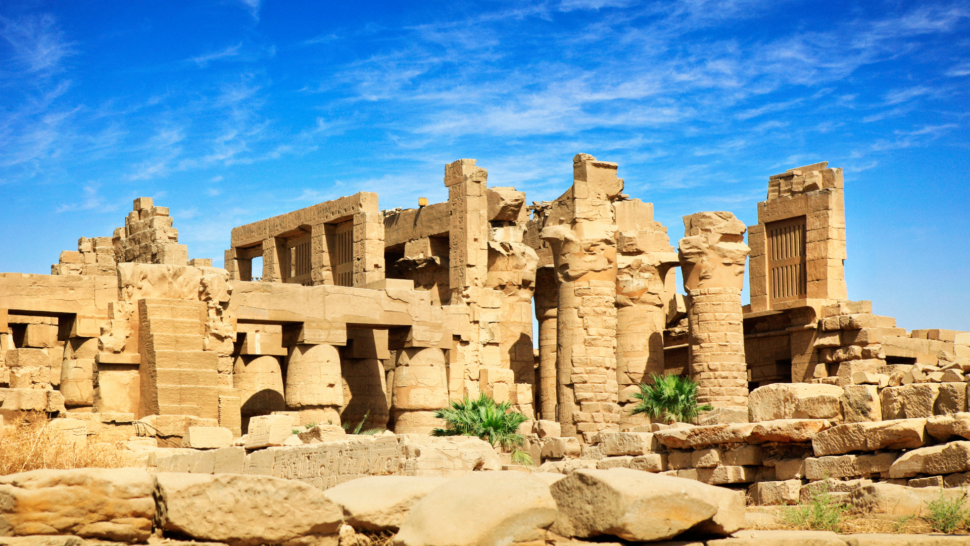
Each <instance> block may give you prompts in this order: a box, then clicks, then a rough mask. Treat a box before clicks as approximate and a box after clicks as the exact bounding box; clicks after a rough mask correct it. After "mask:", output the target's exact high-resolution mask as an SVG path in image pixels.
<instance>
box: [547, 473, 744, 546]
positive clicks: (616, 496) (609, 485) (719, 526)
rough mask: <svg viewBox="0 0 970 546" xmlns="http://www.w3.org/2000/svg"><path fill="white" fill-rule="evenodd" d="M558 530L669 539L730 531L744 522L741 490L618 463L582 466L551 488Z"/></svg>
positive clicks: (582, 534) (580, 535)
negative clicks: (693, 532)
mask: <svg viewBox="0 0 970 546" xmlns="http://www.w3.org/2000/svg"><path fill="white" fill-rule="evenodd" d="M550 490H551V491H552V495H553V497H555V499H556V503H557V504H558V506H559V516H558V517H557V519H556V524H555V526H554V527H553V531H554V532H556V533H558V534H560V535H563V536H568V537H577V538H592V537H599V536H615V537H618V538H621V539H623V540H629V541H653V540H665V539H669V538H672V537H675V536H677V535H679V534H681V533H683V532H684V531H687V530H689V529H698V530H703V531H704V532H710V533H716V534H722V535H727V534H730V533H732V532H734V531H736V530H738V529H739V528H741V526H742V525H743V524H744V500H743V498H742V497H741V496H740V495H738V494H737V493H735V492H733V491H730V490H726V489H721V488H718V487H714V486H709V485H705V484H702V483H699V482H696V481H693V480H686V479H682V478H675V477H671V476H661V475H657V474H650V473H646V472H640V471H637V470H630V469H626V468H614V469H611V470H577V471H575V472H573V473H572V474H569V475H567V476H566V478H564V479H562V480H559V481H558V482H556V483H555V484H553V485H552V487H551V488H550Z"/></svg>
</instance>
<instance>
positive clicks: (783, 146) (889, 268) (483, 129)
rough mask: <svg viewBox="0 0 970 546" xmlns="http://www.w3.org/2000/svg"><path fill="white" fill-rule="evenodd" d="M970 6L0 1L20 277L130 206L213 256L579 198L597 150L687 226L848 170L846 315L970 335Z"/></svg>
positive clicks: (583, 0)
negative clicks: (328, 225) (239, 229)
mask: <svg viewBox="0 0 970 546" xmlns="http://www.w3.org/2000/svg"><path fill="white" fill-rule="evenodd" d="M968 84H970V3H968V2H896V1H886V2H878V1H875V2H853V1H840V2H794V1H790V2H784V1H776V2H761V1H753V0H734V1H727V2H713V1H710V2H709V1H704V0H686V1H661V2H630V1H625V0H549V1H546V2H535V3H525V2H522V3H512V2H437V1H426V2H421V3H416V2H400V3H381V2H371V3H365V2H320V1H313V2H300V1H286V2H283V1H278V0H266V1H260V0H241V1H239V0H237V1H229V0H227V1H222V2H219V1H210V2H206V1H200V2H157V1H139V2H131V1H127V2H113V1H101V2H88V1H80V0H78V1H70V2H67V1H62V2H44V1H27V2H11V1H6V0H0V233H2V234H3V237H2V243H0V245H2V246H0V271H24V272H33V273H48V272H49V271H50V269H49V266H50V264H51V263H54V262H56V261H57V255H58V253H59V251H60V250H63V249H74V248H76V241H77V238H78V237H79V236H88V237H94V236H109V235H110V234H111V232H112V230H113V228H115V227H117V226H119V225H122V223H123V217H124V215H125V214H126V212H127V211H128V210H129V209H130V206H131V200H132V199H133V198H135V197H138V196H142V195H146V196H153V197H155V199H156V203H157V204H159V205H164V206H169V207H170V208H171V210H172V214H173V216H174V217H175V225H176V227H177V228H179V231H180V234H181V241H182V242H183V243H186V244H188V246H189V253H190V256H191V257H211V258H214V260H215V262H216V264H220V263H221V262H222V253H223V250H224V249H225V248H227V246H228V244H229V231H230V229H231V228H232V226H235V225H240V224H243V223H246V222H250V221H253V220H257V219H260V218H264V217H267V216H271V215H274V214H279V213H282V212H286V211H289V210H293V209H296V208H300V207H304V206H307V205H310V204H313V203H316V202H320V201H324V200H327V199H331V198H335V197H338V196H341V195H347V194H352V193H354V192H357V191H362V190H366V191H376V192H378V193H380V198H381V206H382V207H383V208H393V207H398V206H404V207H413V206H415V205H416V203H417V198H418V197H419V196H424V197H429V198H430V199H431V200H432V202H436V201H443V200H445V199H446V197H447V194H446V192H445V188H444V187H443V185H442V175H443V165H444V164H445V163H447V162H450V161H453V160H455V159H457V158H462V157H473V158H477V159H478V161H479V164H480V165H482V166H484V167H485V168H487V169H488V170H489V184H490V185H492V186H516V187H517V188H518V189H520V190H525V191H526V192H527V194H528V198H529V199H530V200H544V199H551V198H554V197H556V196H558V195H559V194H560V193H561V192H562V191H563V190H564V189H565V188H566V187H568V185H569V183H570V180H571V158H572V156H573V155H574V154H575V153H577V152H585V153H591V154H593V155H595V156H597V157H598V158H600V159H603V160H608V161H615V162H618V163H619V164H620V176H621V177H623V178H625V179H626V183H627V193H630V194H631V195H632V196H634V197H639V198H641V199H643V200H644V201H650V202H653V203H654V204H655V210H656V216H657V219H658V220H660V221H661V222H663V223H664V224H665V225H667V226H668V228H669V232H670V234H671V235H672V238H673V239H674V240H676V239H677V238H679V237H681V236H682V233H683V228H682V225H683V224H682V222H681V220H680V218H681V217H682V216H683V215H686V214H690V213H693V212H697V211H701V210H729V211H732V212H734V213H735V214H737V215H738V217H740V218H741V219H742V220H744V221H745V222H747V223H748V224H751V223H754V222H755V221H756V209H755V203H756V202H757V201H759V200H762V199H764V196H765V193H766V190H767V178H768V176H769V175H771V174H775V173H778V172H782V171H784V170H785V169H788V168H792V167H795V166H798V165H802V164H807V163H813V162H816V161H820V160H828V161H829V162H830V165H831V166H836V167H842V168H843V169H844V170H845V182H846V207H847V227H848V256H849V259H848V260H847V262H846V271H847V277H848V282H849V296H850V298H852V299H871V300H874V310H875V312H877V313H879V314H886V315H892V316H895V317H897V319H898V321H899V324H900V325H901V326H903V327H906V328H909V329H912V328H954V329H963V330H970V211H968V209H970V190H968V182H967V178H968V176H967V173H968V172H970V136H968V134H970V133H968V130H967V129H968V125H970V117H968V116H970V99H968V94H970V91H968V90H970V85H968Z"/></svg>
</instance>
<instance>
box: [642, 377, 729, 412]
mask: <svg viewBox="0 0 970 546" xmlns="http://www.w3.org/2000/svg"><path fill="white" fill-rule="evenodd" d="M650 379H651V381H653V384H652V385H648V384H646V383H640V392H637V393H634V394H633V398H636V399H637V400H639V402H638V403H637V405H636V406H635V407H634V408H633V415H637V414H638V413H643V414H646V415H648V416H650V417H652V418H654V419H664V420H666V421H668V422H670V421H679V422H682V423H693V422H694V421H695V420H696V419H697V416H698V415H700V413H701V412H702V411H711V410H712V409H714V408H713V407H711V406H710V405H709V404H704V405H703V406H699V405H697V382H696V381H694V380H693V379H691V378H689V377H681V376H679V375H660V374H651V376H650Z"/></svg>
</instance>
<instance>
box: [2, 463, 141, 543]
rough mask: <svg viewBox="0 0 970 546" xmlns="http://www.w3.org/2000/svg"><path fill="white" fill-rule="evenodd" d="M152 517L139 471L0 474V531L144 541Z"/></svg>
mask: <svg viewBox="0 0 970 546" xmlns="http://www.w3.org/2000/svg"><path fill="white" fill-rule="evenodd" d="M154 517H155V501H154V500H153V499H152V477H151V475H150V474H149V473H147V472H145V471H144V470H139V469H134V468H122V469H103V468H85V469H79V470H34V471H32V472H24V473H21V474H12V475H10V476H3V477H0V536H4V535H15V536H27V535H57V534H63V535H77V536H79V537H84V538H98V539H105V540H112V541H117V542H146V541H147V540H148V537H149V536H150V535H151V532H152V520H153V518H154Z"/></svg>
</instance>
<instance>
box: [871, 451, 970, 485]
mask: <svg viewBox="0 0 970 546" xmlns="http://www.w3.org/2000/svg"><path fill="white" fill-rule="evenodd" d="M968 470H970V442H950V443H948V444H942V445H938V446H930V447H923V448H920V449H914V450H912V451H907V452H906V453H903V454H902V455H901V456H900V457H899V458H898V459H896V461H895V462H894V463H893V465H892V467H891V468H890V469H889V477H890V478H912V477H913V476H915V475H917V474H926V475H929V476H932V475H935V474H953V473H955V472H966V471H968Z"/></svg>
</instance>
